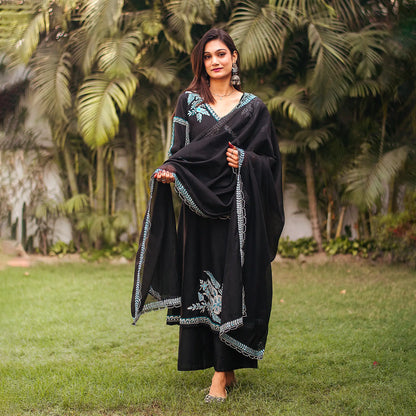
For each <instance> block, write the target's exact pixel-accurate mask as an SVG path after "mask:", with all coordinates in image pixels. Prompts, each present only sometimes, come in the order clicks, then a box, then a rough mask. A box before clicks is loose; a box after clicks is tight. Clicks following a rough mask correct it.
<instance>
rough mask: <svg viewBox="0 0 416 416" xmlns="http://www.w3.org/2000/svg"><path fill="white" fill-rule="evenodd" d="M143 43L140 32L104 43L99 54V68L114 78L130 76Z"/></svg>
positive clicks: (129, 33)
mask: <svg viewBox="0 0 416 416" xmlns="http://www.w3.org/2000/svg"><path fill="white" fill-rule="evenodd" d="M142 41H143V39H142V34H141V32H140V31H134V32H128V33H126V34H124V35H123V36H121V37H118V38H111V39H108V40H106V41H104V42H103V43H102V44H101V46H100V48H99V49H98V52H97V60H98V68H99V69H100V70H102V71H104V72H106V73H108V74H109V75H110V76H114V77H118V76H125V75H128V74H129V73H130V72H131V70H132V66H133V63H134V59H135V58H136V55H137V49H138V48H139V46H140V44H141V43H142Z"/></svg>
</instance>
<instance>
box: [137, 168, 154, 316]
mask: <svg viewBox="0 0 416 416" xmlns="http://www.w3.org/2000/svg"><path fill="white" fill-rule="evenodd" d="M154 186H155V179H154V178H153V175H152V178H151V179H150V186H149V187H150V197H149V202H148V205H147V212H146V217H145V221H144V229H143V240H142V244H141V246H140V254H139V264H138V267H137V278H136V279H137V282H136V296H135V298H134V307H135V317H134V321H133V324H135V323H136V322H137V320H138V319H139V316H140V314H139V313H138V310H139V309H140V306H141V304H140V297H141V286H140V277H141V275H142V269H143V260H144V255H145V253H146V248H147V240H148V238H149V230H150V227H151V221H150V203H151V200H152V196H153V190H154Z"/></svg>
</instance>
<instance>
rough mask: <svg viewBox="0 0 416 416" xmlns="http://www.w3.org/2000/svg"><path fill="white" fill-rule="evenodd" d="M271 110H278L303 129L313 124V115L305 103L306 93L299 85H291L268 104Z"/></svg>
mask: <svg viewBox="0 0 416 416" xmlns="http://www.w3.org/2000/svg"><path fill="white" fill-rule="evenodd" d="M267 106H268V108H269V110H271V111H273V110H278V111H279V112H280V113H281V114H282V115H283V116H285V117H287V118H288V119H290V120H292V121H294V122H295V123H297V124H298V125H299V126H300V127H302V128H307V127H309V126H310V124H311V122H312V114H311V111H310V109H309V107H308V105H307V102H306V101H305V91H304V89H303V88H301V87H299V86H298V85H290V86H289V87H287V88H286V89H285V90H284V91H282V92H281V93H280V94H279V95H277V96H275V97H273V98H271V99H270V100H269V101H268V102H267Z"/></svg>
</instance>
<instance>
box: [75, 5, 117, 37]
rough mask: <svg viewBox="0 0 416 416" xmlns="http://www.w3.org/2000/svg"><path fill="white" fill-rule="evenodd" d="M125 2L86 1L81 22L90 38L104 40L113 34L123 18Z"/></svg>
mask: <svg viewBox="0 0 416 416" xmlns="http://www.w3.org/2000/svg"><path fill="white" fill-rule="evenodd" d="M123 3H124V2H123V0H86V1H85V5H84V7H83V8H82V12H81V21H82V22H83V25H84V27H85V28H86V29H87V31H88V33H89V34H90V36H95V37H98V38H103V37H104V36H106V35H108V34H113V33H114V32H115V31H116V29H117V25H118V22H119V18H120V16H121V10H122V7H123Z"/></svg>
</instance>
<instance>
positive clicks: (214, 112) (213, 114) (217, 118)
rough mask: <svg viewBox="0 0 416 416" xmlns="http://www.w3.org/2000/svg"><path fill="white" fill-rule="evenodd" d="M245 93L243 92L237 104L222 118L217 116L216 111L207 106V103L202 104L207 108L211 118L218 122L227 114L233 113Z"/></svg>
mask: <svg viewBox="0 0 416 416" xmlns="http://www.w3.org/2000/svg"><path fill="white" fill-rule="evenodd" d="M245 94H246V93H245V92H243V95H242V96H241V97H240V100H239V101H238V103H237V104H236V105H235V106H234V107H233V108H232V109H231V110H230V111H229V112H228V113H226V114H224V115H223V116H221V117H220V116H219V115H218V114H217V113H216V111H215V110H214V109H213V108H212V107H211V106H210V105H209V104H208V103H204V104H205V106H206V107H207V108H208V110H209V111H210V112H211V114H212V116H213V117H214V118H215V119H216V120H217V121H220V120H221V119H222V118H224V117H226V116H228V114H231V113H232V112H233V111H235V110H236V109H237V108H238V107H239V106H240V104H241V101H242V99H243V97H244V96H245Z"/></svg>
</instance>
